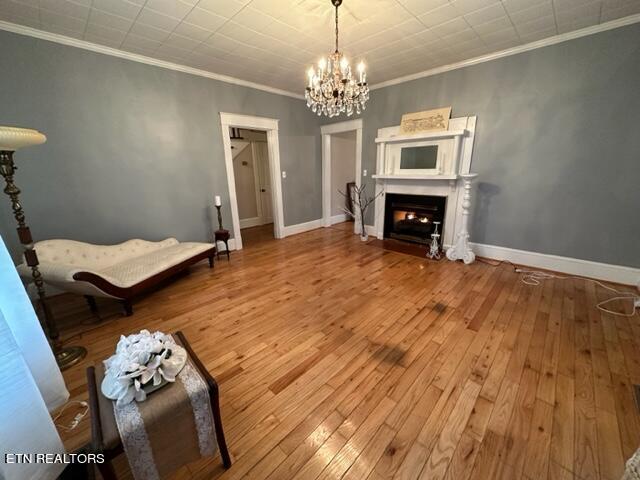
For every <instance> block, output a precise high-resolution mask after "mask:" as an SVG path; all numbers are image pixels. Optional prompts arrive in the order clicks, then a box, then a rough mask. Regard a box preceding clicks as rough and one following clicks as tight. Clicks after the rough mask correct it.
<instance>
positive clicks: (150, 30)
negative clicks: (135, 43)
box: [129, 23, 171, 42]
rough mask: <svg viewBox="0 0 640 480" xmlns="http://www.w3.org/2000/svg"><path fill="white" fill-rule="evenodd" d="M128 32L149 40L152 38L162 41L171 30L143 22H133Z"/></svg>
mask: <svg viewBox="0 0 640 480" xmlns="http://www.w3.org/2000/svg"><path fill="white" fill-rule="evenodd" d="M129 33H131V34H133V35H137V36H139V37H144V38H148V39H149V40H154V41H156V42H162V41H164V40H165V39H166V38H167V37H168V36H169V35H170V34H171V32H169V31H167V30H161V29H159V28H155V27H150V26H149V25H145V24H144V23H134V24H133V26H132V27H131V29H130V30H129Z"/></svg>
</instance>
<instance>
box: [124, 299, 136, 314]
mask: <svg viewBox="0 0 640 480" xmlns="http://www.w3.org/2000/svg"><path fill="white" fill-rule="evenodd" d="M122 308H123V309H124V316H125V317H130V316H131V315H133V306H132V305H131V300H128V299H124V300H122Z"/></svg>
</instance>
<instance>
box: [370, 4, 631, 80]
mask: <svg viewBox="0 0 640 480" xmlns="http://www.w3.org/2000/svg"><path fill="white" fill-rule="evenodd" d="M638 22H640V13H637V14H634V15H629V16H627V17H622V18H617V19H615V20H611V21H610V22H605V23H601V24H599V25H593V26H591V27H586V28H581V29H580V30H573V31H571V32H567V33H561V34H559V35H554V36H553V37H547V38H543V39H542V40H537V41H535V42H531V43H526V44H524V45H517V46H515V47H511V48H507V49H506V50H500V51H498V52H493V53H488V54H486V55H481V56H479V57H475V58H469V59H467V60H462V61H460V62H455V63H451V64H449V65H442V66H440V67H435V68H432V69H429V70H424V71H422V72H418V73H412V74H410V75H405V76H403V77H398V78H392V79H391V80H387V81H384V82H380V83H376V84H374V85H371V87H370V89H371V90H377V89H379V88H384V87H390V86H392V85H398V84H400V83H405V82H410V81H412V80H417V79H419V78H424V77H431V76H433V75H438V74H440V73H445V72H449V71H451V70H457V69H459V68H464V67H469V66H471V65H477V64H479V63H485V62H490V61H491V60H497V59H499V58H503V57H508V56H511V55H517V54H518V53H524V52H528V51H530V50H536V49H538V48H543V47H547V46H550V45H555V44H557V43H562V42H566V41H569V40H574V39H576V38H581V37H586V36H588V35H594V34H596V33H600V32H606V31H607V30H613V29H615V28H620V27H625V26H627V25H632V24H634V23H638Z"/></svg>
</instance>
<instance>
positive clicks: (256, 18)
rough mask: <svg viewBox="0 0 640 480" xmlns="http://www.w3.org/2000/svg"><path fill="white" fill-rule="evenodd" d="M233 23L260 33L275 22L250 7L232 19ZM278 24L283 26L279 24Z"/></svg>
mask: <svg viewBox="0 0 640 480" xmlns="http://www.w3.org/2000/svg"><path fill="white" fill-rule="evenodd" d="M233 21H234V22H236V23H239V24H240V25H243V26H245V27H247V28H251V29H252V30H256V31H260V32H262V31H263V30H264V29H266V28H267V27H268V26H269V25H271V24H272V23H273V22H275V21H276V20H275V18H273V17H272V16H270V15H266V14H264V13H262V12H260V11H259V10H255V9H253V8H251V7H250V6H247V7H245V8H243V9H242V10H241V11H240V12H238V14H237V15H235V16H234V17H233ZM280 24H281V25H284V24H282V23H281V22H280ZM289 28H291V27H289Z"/></svg>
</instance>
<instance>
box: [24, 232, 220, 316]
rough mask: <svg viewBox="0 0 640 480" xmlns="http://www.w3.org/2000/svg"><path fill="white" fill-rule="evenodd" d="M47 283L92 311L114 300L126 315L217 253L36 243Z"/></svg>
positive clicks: (199, 246)
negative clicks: (138, 299)
mask: <svg viewBox="0 0 640 480" xmlns="http://www.w3.org/2000/svg"><path fill="white" fill-rule="evenodd" d="M35 250H36V252H37V253H38V258H39V260H40V272H41V273H42V278H43V280H44V281H45V283H47V284H49V285H51V286H53V287H55V288H57V289H59V290H63V291H65V292H72V293H78V294H81V295H84V296H85V297H86V298H87V301H88V302H89V306H90V307H91V309H92V310H93V311H95V310H96V303H95V298H94V297H105V298H115V299H117V300H120V301H121V302H122V304H123V306H124V312H125V315H127V316H129V315H131V314H132V313H133V307H132V305H131V300H132V299H133V298H134V297H135V296H136V295H138V294H140V293H141V292H143V291H145V290H148V289H150V288H152V287H154V286H156V285H158V284H159V283H160V282H162V281H163V280H166V279H167V278H169V277H171V276H173V275H175V274H176V273H178V272H180V271H182V270H185V269H187V268H188V267H189V266H191V265H193V264H195V263H198V262H200V261H201V260H204V259H205V258H206V259H208V260H209V266H210V267H213V257H214V254H215V251H216V248H215V246H214V245H213V244H210V243H196V242H178V240H176V239H175V238H167V239H166V240H162V241H160V242H149V241H146V240H139V239H134V240H128V241H126V242H124V243H120V244H117V245H93V244H90V243H84V242H77V241H74V240H44V241H41V242H37V243H36V244H35ZM18 272H20V276H21V277H22V278H24V279H25V280H27V281H29V280H31V269H30V268H29V267H28V266H27V265H26V263H22V264H20V265H18Z"/></svg>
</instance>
